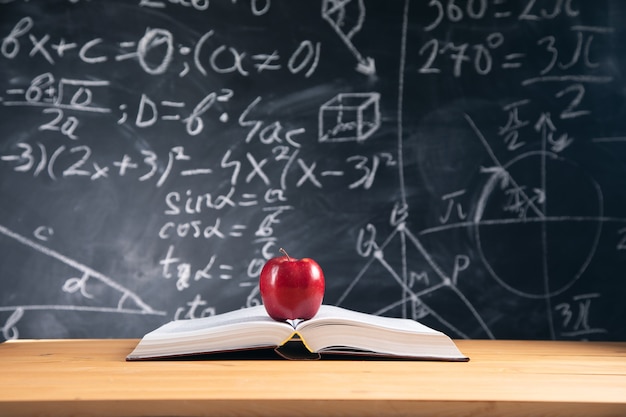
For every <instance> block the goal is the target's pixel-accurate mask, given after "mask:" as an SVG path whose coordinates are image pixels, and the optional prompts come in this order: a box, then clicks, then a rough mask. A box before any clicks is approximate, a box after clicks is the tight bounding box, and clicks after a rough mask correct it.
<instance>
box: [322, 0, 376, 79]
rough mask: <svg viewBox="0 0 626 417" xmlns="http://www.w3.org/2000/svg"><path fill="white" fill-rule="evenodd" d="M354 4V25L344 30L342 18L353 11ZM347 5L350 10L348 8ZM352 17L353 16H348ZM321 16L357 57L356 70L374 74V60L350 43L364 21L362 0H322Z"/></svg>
mask: <svg viewBox="0 0 626 417" xmlns="http://www.w3.org/2000/svg"><path fill="white" fill-rule="evenodd" d="M355 4H356V8H357V10H356V14H357V19H356V23H355V24H354V26H353V27H352V28H351V29H350V30H349V31H347V32H346V30H345V28H344V23H345V22H344V19H345V18H346V15H347V14H348V13H350V12H353V10H352V9H353V8H354V6H355ZM349 6H352V7H350V10H348V8H349ZM350 17H354V16H350ZM322 18H323V19H324V20H326V21H327V22H328V23H329V24H330V27H332V28H333V30H334V31H335V32H336V33H337V35H339V38H341V40H342V41H343V43H345V44H346V46H347V47H348V49H349V50H350V52H351V53H352V55H354V57H355V58H356V59H357V61H358V63H357V66H356V70H357V71H358V72H360V73H362V74H365V75H375V74H376V62H375V61H374V59H373V58H371V57H364V56H363V55H361V53H360V52H359V50H358V49H357V48H356V46H354V43H352V37H353V36H354V35H355V34H356V33H357V32H359V31H360V30H361V27H362V26H363V22H364V21H365V5H364V3H363V0H343V1H336V0H324V1H323V3H322Z"/></svg>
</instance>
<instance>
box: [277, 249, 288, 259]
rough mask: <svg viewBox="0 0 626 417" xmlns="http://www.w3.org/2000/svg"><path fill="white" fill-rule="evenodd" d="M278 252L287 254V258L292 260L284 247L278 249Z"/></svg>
mask: <svg viewBox="0 0 626 417" xmlns="http://www.w3.org/2000/svg"><path fill="white" fill-rule="evenodd" d="M278 252H280V253H282V254H283V255H285V256H286V257H287V260H288V261H290V260H291V258H290V257H289V254H288V253H287V251H286V250H284V249H283V248H280V249H278Z"/></svg>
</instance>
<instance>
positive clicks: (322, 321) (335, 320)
mask: <svg viewBox="0 0 626 417" xmlns="http://www.w3.org/2000/svg"><path fill="white" fill-rule="evenodd" d="M332 324H344V325H354V326H359V327H379V328H384V329H389V330H393V331H397V332H410V333H423V334H438V333H440V332H438V331H437V330H434V329H431V328H430V327H428V326H425V325H423V324H421V323H419V322H417V321H415V320H409V319H397V318H390V317H381V316H374V315H371V314H365V313H360V312H357V311H352V310H347V309H345V308H341V307H335V306H330V305H322V306H321V307H320V309H319V311H318V312H317V314H316V315H315V317H313V318H312V319H310V320H306V321H303V322H300V323H299V324H298V327H297V328H298V329H299V330H300V329H304V328H307V327H309V328H310V327H314V326H320V325H324V326H326V325H332Z"/></svg>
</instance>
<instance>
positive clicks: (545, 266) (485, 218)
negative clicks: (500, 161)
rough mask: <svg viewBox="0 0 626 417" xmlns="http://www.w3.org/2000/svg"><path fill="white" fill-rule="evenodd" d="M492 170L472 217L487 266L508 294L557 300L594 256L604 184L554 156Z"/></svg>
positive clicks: (538, 155)
mask: <svg viewBox="0 0 626 417" xmlns="http://www.w3.org/2000/svg"><path fill="white" fill-rule="evenodd" d="M502 168H503V169H502V170H501V171H500V172H496V173H494V174H493V175H492V176H491V178H490V179H489V181H488V182H487V184H486V185H485V187H484V188H483V190H482V193H481V195H480V198H479V201H478V203H477V205H476V212H475V215H474V227H475V232H476V234H475V236H476V239H477V243H478V250H479V254H480V257H481V259H482V261H483V264H484V265H485V267H486V268H487V270H488V271H489V273H490V274H491V276H492V277H493V278H494V279H495V280H496V281H497V282H498V283H499V284H500V285H502V286H503V287H504V288H506V289H507V290H509V291H510V292H512V293H514V294H517V295H519V296H522V297H527V298H548V297H553V296H556V295H558V294H561V293H562V292H564V291H566V290H567V289H568V288H570V287H571V286H572V285H573V284H574V283H575V282H576V281H577V280H578V279H579V278H580V277H581V276H582V274H583V273H584V272H585V270H586V269H587V267H588V266H589V263H590V262H591V259H592V258H593V256H594V254H595V251H596V248H597V246H598V242H599V239H600V234H601V232H602V216H603V211H604V202H603V195H602V191H601V189H600V186H599V185H598V183H597V182H596V181H595V180H594V179H593V178H592V177H591V176H589V175H588V174H587V173H585V172H584V171H583V170H582V169H581V168H580V167H579V166H577V165H576V164H574V163H573V162H572V161H569V160H566V159H564V158H562V157H560V156H558V155H556V154H554V153H551V152H544V151H535V152H528V153H524V154H522V155H520V156H518V157H516V158H514V159H512V160H511V161H510V162H508V163H507V164H506V165H504V166H503V167H502Z"/></svg>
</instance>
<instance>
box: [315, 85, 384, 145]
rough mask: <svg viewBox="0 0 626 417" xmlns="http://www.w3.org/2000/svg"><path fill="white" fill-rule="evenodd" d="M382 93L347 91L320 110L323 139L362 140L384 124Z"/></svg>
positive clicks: (331, 140) (321, 138) (325, 140)
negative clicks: (381, 116)
mask: <svg viewBox="0 0 626 417" xmlns="http://www.w3.org/2000/svg"><path fill="white" fill-rule="evenodd" d="M379 102H380V94H378V93H344V94H338V95H336V96H335V97H333V98H332V99H331V100H329V101H327V102H326V103H324V104H323V105H322V106H321V107H320V110H319V115H318V116H319V141H320V142H350V141H356V142H362V141H364V140H365V139H367V138H369V137H370V136H371V135H372V134H373V133H374V132H376V130H377V129H378V128H379V127H380V104H379Z"/></svg>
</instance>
